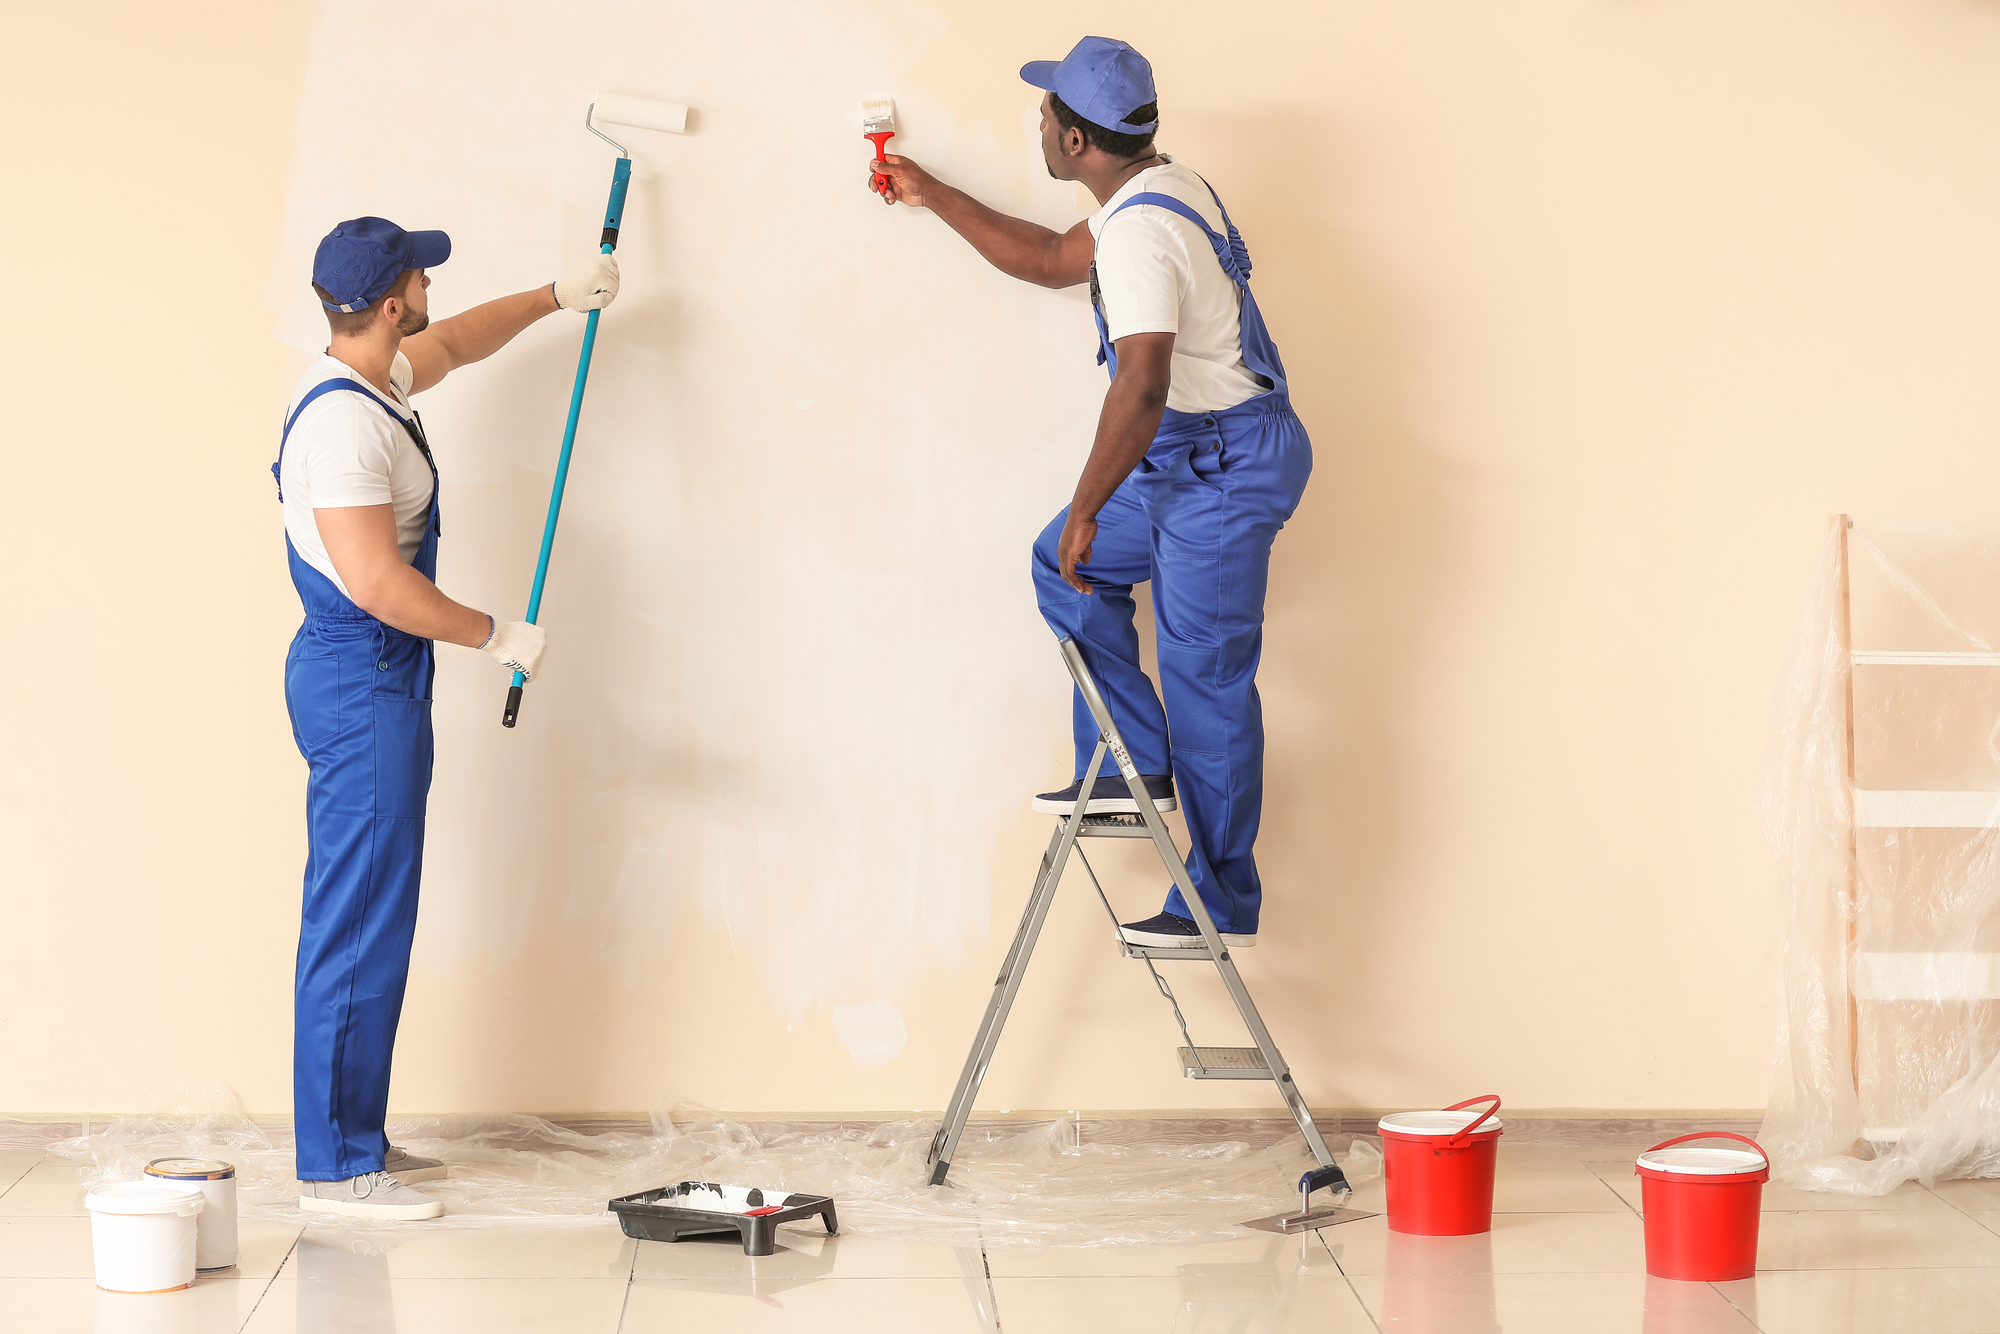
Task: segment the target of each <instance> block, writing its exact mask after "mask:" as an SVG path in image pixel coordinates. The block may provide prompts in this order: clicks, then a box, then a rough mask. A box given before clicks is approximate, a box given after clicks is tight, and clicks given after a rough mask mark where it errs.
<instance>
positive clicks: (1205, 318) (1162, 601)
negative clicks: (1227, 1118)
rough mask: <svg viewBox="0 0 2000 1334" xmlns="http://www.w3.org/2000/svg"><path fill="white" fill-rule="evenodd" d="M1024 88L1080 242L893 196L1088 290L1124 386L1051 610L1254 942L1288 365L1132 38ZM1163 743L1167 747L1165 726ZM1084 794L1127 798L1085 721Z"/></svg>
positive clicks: (1221, 910) (942, 195) (1216, 204)
mask: <svg viewBox="0 0 2000 1334" xmlns="http://www.w3.org/2000/svg"><path fill="white" fill-rule="evenodd" d="M1021 77H1022V78H1023V79H1025V80H1026V81H1027V82H1028V83H1030V84H1032V85H1034V86H1035V87H1037V88H1041V89H1044V90H1046V95H1045V96H1044V97H1043V99H1042V156H1043V158H1044V159H1045V160H1046V161H1047V163H1048V168H1049V174H1050V175H1051V176H1053V177H1055V178H1056V179H1057V180H1064V181H1081V182H1082V183H1083V184H1084V185H1086V186H1088V187H1089V188H1090V192H1091V193H1092V194H1093V195H1095V196H1096V197H1097V202H1098V204H1099V205H1100V207H1099V209H1098V211H1097V212H1096V213H1094V214H1093V215H1091V216H1090V217H1089V218H1087V219H1085V220H1084V221H1083V222H1080V223H1078V224H1077V225H1076V226H1075V227H1073V228H1071V229H1070V230H1069V231H1067V232H1062V233H1057V232H1054V231H1051V230H1049V229H1048V228H1046V227H1041V226H1038V225H1036V224H1034V223H1031V222H1026V221H1024V220H1022V219H1020V218H1011V217H1008V216H1006V215H1005V214H1002V213H997V212H995V211H994V210H992V209H990V208H987V207H986V206H985V205H984V204H981V203H979V202H978V201H977V200H975V199H973V198H972V197H971V196H969V195H966V194H965V193H963V192H962V191H959V190H955V189H953V188H952V187H950V186H948V185H945V184H943V183H941V182H939V181H938V180H936V179H935V178H933V177H932V176H930V175H929V174H928V173H927V172H925V171H924V170H923V169H922V168H921V167H919V166H918V165H917V164H916V163H914V162H912V161H910V160H909V159H907V158H902V157H886V158H884V159H883V160H882V161H881V162H878V163H876V164H875V167H876V170H877V171H879V172H881V173H882V174H883V175H884V176H887V177H888V178H889V179H888V184H887V185H886V186H885V187H883V193H884V195H885V196H886V197H887V198H888V199H890V200H891V201H892V202H894V201H901V202H902V203H906V204H913V205H917V206H920V207H924V208H928V209H930V210H931V211H933V212H934V213H936V214H937V215H938V216H939V217H940V218H942V219H944V221H945V222H946V223H947V224H948V225H950V226H951V227H952V228H953V229H954V230H955V231H957V232H958V233H959V235H961V236H963V237H964V238H965V239H966V240H967V241H969V242H971V243H972V246H973V248H974V249H976V250H977V251H978V252H979V253H980V254H981V255H983V256H984V257H985V258H986V259H987V260H988V261H990V262H991V263H992V264H993V265H994V266H995V267H997V268H999V269H1000V270H1001V271H1002V272H1004V273H1008V274H1012V275H1013V276H1014V277H1016V278H1020V279H1023V280H1025V281H1027V282H1032V283H1039V284H1041V285H1042V286H1044V287H1069V286H1072V285H1074V284H1077V283H1083V282H1088V283H1089V284H1090V288H1091V305H1092V308H1093V310H1094V311H1095V314H1096V320H1097V333H1098V343H1099V348H1098V354H1097V359H1098V362H1099V363H1100V364H1104V365H1107V366H1108V367H1109V369H1110V372H1111V388H1110V391H1109V392H1108V393H1107V394H1106V395H1105V397H1104V408H1103V411H1102V413H1101V414H1100V416H1099V418H1098V422H1097V438H1096V442H1095V443H1094V444H1093V445H1092V447H1091V451H1090V458H1089V460H1088V461H1087V462H1086V463H1085V464H1084V468H1083V476H1082V477H1081V478H1080V479H1079V480H1078V482H1077V485H1076V493H1075V496H1074V498H1073V499H1072V500H1071V501H1070V504H1069V507H1068V508H1067V509H1065V510H1064V511H1063V512H1062V513H1061V514H1058V515H1057V516H1056V517H1055V519H1054V520H1053V521H1052V522H1051V523H1050V524H1049V526H1048V527H1047V528H1046V529H1044V530H1043V532H1042V535H1041V537H1040V538H1039V539H1037V540H1036V542H1035V552H1034V576H1035V589H1036V594H1037V597H1038V600H1039V602H1040V604H1041V610H1042V615H1043V617H1044V618H1045V619H1047V621H1048V623H1049V625H1050V626H1051V627H1052V628H1053V629H1054V630H1055V631H1056V633H1057V634H1058V635H1062V636H1067V637H1069V638H1071V639H1073V640H1075V641H1076V644H1077V646H1078V648H1079V649H1081V651H1082V653H1083V657H1084V661H1085V662H1086V663H1087V664H1088V665H1089V667H1090V670H1091V672H1092V674H1093V675H1095V676H1096V678H1097V681H1098V684H1099V686H1100V687H1101V688H1102V689H1103V692H1104V697H1105V700H1106V702H1107V703H1108V704H1109V705H1110V708H1111V713H1112V716H1113V717H1114V718H1115V719H1116V720H1117V722H1118V726H1119V729H1120V730H1121V731H1122V732H1123V733H1124V736H1125V741H1126V744H1127V746H1128V747H1129V748H1130V750H1131V752H1132V758H1133V760H1134V761H1135V762H1136V763H1137V765H1138V767H1139V769H1140V770H1141V772H1142V773H1143V774H1144V775H1145V776H1146V778H1145V781H1146V786H1147V790H1148V793H1149V795H1151V796H1152V797H1153V798H1154V799H1155V800H1156V801H1157V802H1158V803H1159V805H1160V808H1161V809H1163V810H1172V809H1173V808H1174V804H1175V798H1176V795H1177V794H1178V797H1179V800H1180V801H1181V802H1183V803H1184V804H1185V806H1186V815H1187V824H1188V835H1189V839H1188V841H1189V845H1190V847H1189V851H1188V862H1187V864H1188V873H1189V878H1190V879H1192V880H1193V882H1194V885H1195V888H1196V890H1197V891H1198V892H1199V893H1200V894H1201V897H1202V902H1203V903H1205V904H1206V905H1207V906H1208V910H1209V912H1210V914H1211V915H1212V916H1213V917H1214V918H1215V924H1216V927H1217V929H1218V930H1220V931H1221V932H1222V938H1223V940H1224V941H1225V942H1226V943H1228V944H1230V945H1234V946H1244V945H1252V944H1255V943H1256V939H1257V935H1256V933H1257V915H1258V910H1259V908H1260V906H1261V903H1262V898H1263V890H1262V886H1261V884H1260V882H1259V880H1258V877H1257V863H1256V860H1255V858H1254V856H1253V855H1252V849H1253V846H1254V845H1255V843H1256V840H1257V825H1258V820H1259V816H1260V812H1261V809H1262V805H1263V789H1264V723H1263V713H1262V709H1261V706H1260V705H1259V703H1258V699H1257V686H1256V676H1257V662H1258V658H1259V656H1260V654H1261V652H1262V648H1263V625H1264V589H1265V583H1266V579H1267V576H1268V574H1269V570H1270V560H1271V544H1272V542H1273V541H1274V540H1275V539H1276V537H1277V535H1278V530H1279V529H1280V528H1282V527H1284V525H1285V521H1286V520H1287V519H1289V518H1290V517H1291V516H1292V511H1293V510H1294V509H1296V508H1297V507H1298V503H1299V497H1300V495H1301V494H1302V493H1303V492H1304V490H1305V485H1306V478H1307V476H1308V475H1309V474H1310V473H1311V472H1312V445H1311V443H1310V442H1309V441H1308V440H1307V438H1306V432H1305V427H1304V426H1303V425H1302V424H1301V423H1300V421H1299V418H1298V415H1297V414H1296V413H1294V412H1293V411H1292V406H1291V399H1290V397H1289V395H1288V394H1287V391H1286V386H1285V370H1284V365H1283V363H1282V362H1280V360H1279V358H1278V349H1277V347H1276V345H1275V344H1274V343H1273V342H1272V341H1271V337H1270V334H1269V332H1268V331H1267V330H1266V329H1265V326H1264V320H1263V317H1262V315H1261V314H1260V313H1259V312H1258V309H1257V302H1256V298H1254V297H1253V296H1251V294H1250V286H1249V277H1250V256H1249V252H1248V251H1247V250H1246V249H1245V248H1244V246H1243V242H1242V240H1241V238H1240V237H1239V236H1238V235H1237V233H1236V228H1235V227H1234V226H1233V225H1231V223H1230V221H1229V215H1228V213H1227V212H1225V211H1224V209H1223V207H1222V201H1221V200H1220V199H1219V198H1218V197H1217V196H1216V194H1215V192H1214V191H1213V190H1212V189H1211V188H1210V187H1209V186H1208V183H1207V182H1205V181H1203V180H1202V178H1201V177H1199V176H1197V175H1195V174H1194V172H1192V171H1190V170H1188V169H1187V168H1186V167H1184V166H1182V165H1181V164H1180V163H1178V162H1176V161H1174V159H1172V158H1170V157H1168V156H1167V155H1165V154H1164V153H1159V152H1156V151H1155V150H1154V147H1153V136H1154V132H1155V131H1156V130H1157V129H1158V127H1159V104H1158V98H1157V96H1156V95H1155V92H1154V88H1153V69H1152V66H1151V65H1149V64H1148V63H1147V62H1146V58H1145V57H1144V56H1142V55H1140V54H1139V53H1138V52H1137V51H1135V50H1133V49H1132V48H1131V47H1130V46H1127V45H1126V44H1125V43H1124V42H1117V41H1112V40H1110V39H1108V38H1104V37H1086V38H1084V39H1083V40H1082V41H1081V42H1078V43H1077V44H1076V47H1075V49H1074V50H1072V51H1071V52H1070V53H1069V54H1068V55H1067V56H1065V57H1064V58H1063V59H1062V60H1060V61H1051V60H1038V61H1035V62H1033V63H1031V64H1029V65H1026V66H1023V67H1022V69H1021ZM1147 579H1150V580H1152V581H1153V615H1154V620H1155V622H1156V624H1157V626H1158V630H1159V659H1160V680H1161V684H1162V686H1163V687H1164V693H1165V695H1166V705H1165V708H1164V709H1163V708H1162V707H1161V703H1160V699H1159V696H1157V695H1155V694H1154V692H1153V684H1152V682H1151V681H1149V680H1148V679H1147V678H1146V674H1145V673H1144V672H1143V671H1142V670H1141V669H1140V666H1139V640H1138V635H1137V634H1136V632H1135V631H1134V630H1133V627H1132V614H1133V603H1132V586H1133V585H1134V584H1136V583H1140V582H1143V581H1145V580H1147ZM1170 726H1171V733H1170V731H1169V728H1170ZM1074 728H1075V737H1076V753H1077V761H1076V764H1077V769H1076V774H1077V777H1076V781H1075V782H1074V783H1072V784H1071V785H1070V786H1069V787H1068V788H1066V789H1064V790H1062V791H1059V792H1045V793H1042V794H1041V795H1040V796H1037V797H1036V798H1035V799H1034V803H1033V804H1034V808H1035V809H1036V810H1038V811H1043V812H1047V813H1055V814H1066V813H1068V812H1069V811H1071V810H1074V809H1075V804H1076V801H1077V798H1078V797H1079V796H1080V795H1082V792H1083V785H1084V784H1085V783H1086V782H1088V783H1090V784H1091V788H1090V797H1089V804H1088V806H1087V807H1086V810H1087V811H1089V812H1091V813H1117V812H1130V811H1132V810H1134V809H1135V805H1136V803H1134V802H1133V800H1132V798H1131V796H1130V795H1129V793H1128V792H1127V791H1126V788H1125V784H1124V782H1123V780H1122V779H1121V778H1120V777H1119V776H1118V773H1117V770H1116V768H1115V767H1114V763H1113V761H1112V760H1111V759H1110V758H1109V757H1107V758H1106V760H1105V765H1104V768H1103V770H1102V772H1101V773H1100V774H1085V773H1084V772H1083V769H1084V767H1085V766H1086V765H1088V764H1089V763H1090V757H1091V754H1092V753H1093V751H1094V749H1095V747H1096V743H1097V727H1096V724H1095V723H1093V722H1092V721H1091V717H1090V712H1089V710H1088V709H1086V708H1085V707H1084V705H1083V701H1082V699H1081V698H1079V699H1078V700H1077V701H1076V704H1075V708H1074ZM1122 929H1123V932H1124V935H1125V937H1126V939H1128V940H1130V941H1133V942H1135V943H1138V944H1146V945H1163V946H1174V945H1185V944H1186V943H1187V942H1188V939H1189V938H1190V937H1194V936H1198V935H1199V934H1200V931H1199V929H1198V928H1197V927H1196V926H1195V924H1194V921H1193V919H1192V918H1191V917H1190V916H1189V912H1188V907H1187V904H1186V903H1185V902H1184V901H1183V900H1182V899H1181V896H1180V891H1179V890H1174V891H1172V892H1170V893H1169V894H1168V896H1167V902H1166V907H1165V910H1164V911H1162V912H1161V913H1160V914H1159V915H1158V916H1156V917H1152V918H1149V919H1147V920H1145V921H1143V922H1131V923H1127V924H1125V926H1124V927H1123V928H1122Z"/></svg>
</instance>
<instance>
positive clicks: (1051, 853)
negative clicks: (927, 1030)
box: [925, 829, 1062, 1166]
mask: <svg viewBox="0 0 2000 1334" xmlns="http://www.w3.org/2000/svg"><path fill="white" fill-rule="evenodd" d="M1061 840H1062V830H1061V829H1057V830H1056V831H1055V832H1054V833H1052V834H1050V835H1049V846H1048V847H1046V848H1044V849H1043V850H1042V862H1041V868H1040V870H1039V871H1038V872H1037V873H1036V875H1035V888H1034V889H1033V891H1032V892H1030V893H1029V895H1028V901H1027V902H1026V903H1024V904H1022V905H1021V920H1020V922H1019V923H1018V924H1017V925H1016V926H1015V928H1014V939H1013V941H1012V942H1011V943H1010V944H1009V945H1008V946H1007V956H1006V958H1005V959H1004V960H1003V961H1002V962H1001V964H1000V972H999V974H998V975H997V976H995V977H994V979H993V991H992V994H991V995H989V996H988V997H987V1000H986V1013H985V1014H984V1015H982V1016H981V1017H980V1020H979V1028H978V1030H977V1031H976V1032H975V1033H974V1034H973V1038H972V1048H971V1050H969V1051H968V1052H967V1053H966V1055H965V1068H964V1069H962V1070H960V1071H959V1074H958V1083H957V1084H956V1085H955V1086H954V1087H953V1088H952V1091H951V1101H950V1102H949V1103H947V1104H945V1113H944V1116H943V1118H942V1119H940V1120H939V1122H938V1128H937V1134H936V1135H934V1136H932V1138H931V1148H930V1153H929V1155H928V1157H927V1158H926V1159H925V1165H926V1166H928V1165H930V1164H932V1163H935V1162H937V1160H938V1158H939V1157H940V1156H943V1157H946V1158H949V1157H950V1152H951V1148H952V1146H953V1145H954V1144H956V1142H957V1139H958V1135H957V1132H956V1130H955V1129H954V1126H957V1127H960V1128H962V1127H963V1125H964V1118H963V1117H961V1116H960V1115H959V1111H960V1107H961V1106H962V1105H963V1106H967V1107H969V1105H970V1103H969V1099H968V1094H969V1093H970V1092H971V1091H972V1090H973V1089H975V1088H976V1087H977V1086H978V1084H979V1082H980V1080H981V1078H982V1077H983V1074H982V1071H981V1069H980V1052H981V1051H982V1050H983V1049H984V1047H985V1043H986V1035H987V1032H988V1030H989V1029H991V1028H992V1027H993V1025H994V1020H995V1016H996V1014H997V1012H998V1010H999V1007H1000V1000H1001V990H1002V984H1003V983H1004V982H1005V981H1006V980H1007V978H1008V976H1009V975H1011V974H1012V973H1013V972H1014V970H1015V968H1016V966H1017V965H1018V964H1019V962H1020V958H1021V952H1022V948H1023V943H1024V942H1025V941H1026V940H1027V938H1028V931H1029V928H1030V925H1031V924H1032V922H1033V921H1034V916H1035V905H1036V904H1037V903H1039V902H1040V901H1041V895H1042V882H1043V881H1044V880H1046V879H1047V878H1048V874H1049V867H1050V865H1051V864H1053V862H1054V860H1055V853H1056V846H1057V845H1058V844H1059V843H1060V842H1061Z"/></svg>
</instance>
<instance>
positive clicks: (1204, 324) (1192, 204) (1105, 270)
mask: <svg viewBox="0 0 2000 1334" xmlns="http://www.w3.org/2000/svg"><path fill="white" fill-rule="evenodd" d="M1147 193H1153V194H1163V195H1171V196H1172V197H1173V198H1175V199H1178V200H1180V201H1181V202H1182V203H1184V204H1186V205H1187V206H1188V207H1189V208H1192V209H1193V210H1194V211H1195V212H1196V213H1198V214H1200V215H1201V217H1202V218H1203V220H1205V221H1206V222H1207V223H1208V225H1209V226H1211V227H1213V228H1214V229H1215V230H1216V231H1218V232H1220V233H1222V234H1223V235H1225V236H1227V235H1228V234H1229V229H1228V227H1227V226H1226V225H1225V224H1224V222H1223V219H1222V210H1221V209H1220V208H1218V207H1217V206H1216V203H1215V197H1214V196H1213V195H1211V194H1210V193H1209V192H1208V187H1207V186H1206V185H1204V184H1202V180H1201V177H1199V176H1197V175H1195V174H1194V173H1193V172H1192V171H1189V170H1188V169H1187V168H1186V167H1183V166H1181V165H1180V164H1179V163H1177V162H1175V161H1174V160H1173V159H1172V158H1168V159H1167V161H1166V165H1164V166H1159V167H1148V168H1146V170H1144V171H1142V172H1140V173H1139V174H1138V175H1137V176H1134V177H1133V178H1132V179H1131V180H1129V181H1127V182H1125V184H1124V185H1123V186H1121V187H1120V188H1119V191H1118V193H1117V194H1115V195H1113V196H1111V198H1110V199H1109V200H1107V201H1106V202H1105V205H1104V207H1103V208H1101V209H1099V210H1098V211H1097V212H1096V213H1095V214H1093V215H1092V216H1091V219H1090V234H1091V235H1092V236H1093V237H1095V238H1096V239H1097V290H1098V297H1099V300H1100V301H1101V302H1102V303H1103V309H1104V322H1105V324H1106V325H1107V326H1108V328H1109V331H1110V336H1111V341H1112V342H1114V343H1115V342H1117V341H1118V340H1119V339H1120V338H1124V337H1125V336H1127V335H1128V334H1138V333H1170V334H1173V335H1174V357H1173V364H1172V368H1171V369H1172V374H1173V383H1172V385H1171V386H1170V387H1169V388H1168V390H1167V406H1168V407H1170V408H1173V409H1174V410H1175V411H1177V412H1216V411H1219V410H1220V409H1222V408H1233V407H1235V406H1236V405H1237V404H1238V403H1241V402H1243V401H1244V400H1245V399H1250V398H1255V397H1256V396H1257V395H1259V394H1261V393H1264V392H1265V388H1264V386H1263V385H1262V384H1259V383H1258V382H1257V378H1256V377H1255V376H1254V375H1252V374H1251V373H1250V368H1249V367H1248V366H1246V365H1244V364H1243V338H1242V323H1241V319H1240V317H1239V314H1238V311H1239V307H1240V298H1239V296H1238V293H1237V288H1236V283H1235V282H1234V281H1233V280H1232V279H1231V278H1230V276H1229V275H1228V274H1227V273H1225V272H1223V269H1222V265H1221V263H1220V262H1219V261H1218V260H1217V259H1216V257H1215V247H1213V246H1211V245H1210V244H1209V243H1208V237H1207V236H1205V235H1203V234H1202V230H1201V229H1200V228H1199V227H1197V226H1195V225H1194V224H1193V223H1191V222H1189V221H1188V220H1187V219H1186V218H1183V217H1182V216H1180V214H1178V213H1174V212H1172V211H1170V210H1168V209H1164V208H1161V207H1160V206H1159V205H1157V204H1134V205H1133V206H1132V207H1131V208H1128V209H1126V210H1125V211H1124V212H1123V213H1118V216H1117V217H1115V218H1114V217H1112V214H1113V213H1116V212H1117V210H1118V206H1119V205H1120V204H1123V203H1124V202H1125V201H1126V200H1127V199H1129V198H1131V197H1132V196H1133V195H1137V194H1147Z"/></svg>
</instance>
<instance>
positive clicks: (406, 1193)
mask: <svg viewBox="0 0 2000 1334" xmlns="http://www.w3.org/2000/svg"><path fill="white" fill-rule="evenodd" d="M299 1184H300V1185H301V1186H303V1187H305V1189H304V1190H303V1191H301V1192H300V1194H299V1208H301V1209H303V1210H305V1211H306V1212H307V1213H309V1214H347V1215H349V1216H350V1217H353V1218H394V1219H399V1220H406V1221H413V1220H415V1219H419V1218H436V1217H437V1216H438V1215H440V1214H442V1213H443V1212H444V1202H443V1201H442V1200H434V1199H432V1198H431V1197H430V1196H428V1195H426V1194H424V1193H423V1192H422V1191H420V1190H416V1189H414V1188H412V1187H410V1186H406V1185H404V1184H403V1183H402V1182H400V1181H398V1180H396V1178H394V1177H392V1176H390V1175H389V1174H388V1173H387V1172H364V1173H362V1174H361V1175H360V1176H358V1177H349V1178H348V1179H347V1180H345V1181H301V1182H300V1183H299Z"/></svg>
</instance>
